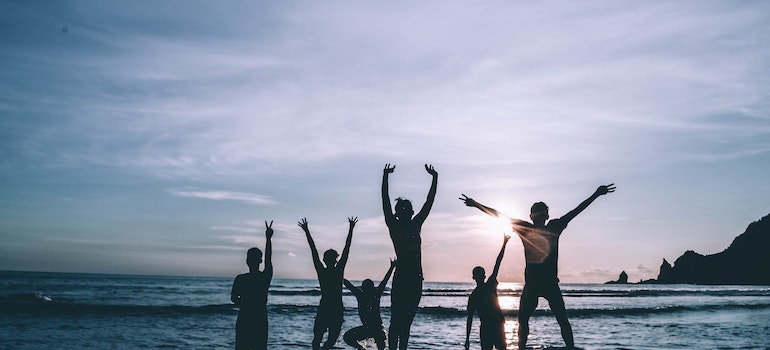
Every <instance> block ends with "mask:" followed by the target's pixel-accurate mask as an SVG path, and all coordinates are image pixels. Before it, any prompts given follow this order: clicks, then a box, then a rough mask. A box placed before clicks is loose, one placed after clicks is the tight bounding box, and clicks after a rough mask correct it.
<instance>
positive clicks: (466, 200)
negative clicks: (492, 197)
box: [460, 194, 512, 220]
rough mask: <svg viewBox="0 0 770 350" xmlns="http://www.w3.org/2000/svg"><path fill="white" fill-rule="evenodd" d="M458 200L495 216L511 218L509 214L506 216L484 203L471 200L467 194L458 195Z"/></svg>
mask: <svg viewBox="0 0 770 350" xmlns="http://www.w3.org/2000/svg"><path fill="white" fill-rule="evenodd" d="M460 200H461V201H463V202H464V203H465V205H467V206H469V207H473V208H477V209H478V210H481V211H483V212H484V213H486V214H488V215H491V216H494V217H496V218H497V217H504V218H507V219H511V217H509V216H507V215H505V214H502V213H500V212H499V211H497V209H494V208H490V207H488V206H486V205H483V204H481V203H479V202H476V201H475V200H473V198H470V197H468V196H466V195H464V194H463V195H462V197H460ZM511 220H512V219H511Z"/></svg>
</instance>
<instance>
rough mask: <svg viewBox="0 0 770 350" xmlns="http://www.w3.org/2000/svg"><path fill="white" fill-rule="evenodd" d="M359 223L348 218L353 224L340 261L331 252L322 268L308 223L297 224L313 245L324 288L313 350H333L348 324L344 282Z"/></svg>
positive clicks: (328, 252) (319, 306) (317, 317)
mask: <svg viewBox="0 0 770 350" xmlns="http://www.w3.org/2000/svg"><path fill="white" fill-rule="evenodd" d="M356 222H358V218H354V217H350V218H348V223H349V224H350V225H349V229H348V238H347V240H346V241H345V248H344V249H343V250H342V256H341V257H340V259H339V261H337V256H338V254H337V251H336V250H334V249H329V250H327V251H325V252H324V256H323V264H322V263H321V259H319V257H318V249H316V246H315V242H314V241H313V237H312V236H310V229H309V228H308V223H307V219H306V218H302V220H300V221H299V222H298V223H297V225H299V227H301V228H302V230H303V231H305V237H306V238H307V243H308V244H309V245H310V253H311V255H312V256H313V265H314V266H315V271H316V274H318V284H319V285H320V287H321V302H320V303H319V304H318V312H317V313H316V317H315V323H314V325H313V343H312V347H313V350H318V349H324V350H326V349H331V348H332V347H334V344H335V343H336V342H337V338H339V336H340V331H341V330H342V322H343V321H344V320H345V319H344V315H343V312H344V311H345V308H344V307H343V306H342V279H343V276H344V274H345V264H347V262H348V255H350V243H351V242H352V240H353V227H355V226H356ZM324 264H325V265H326V266H324ZM326 332H329V334H328V335H327V338H326V342H325V343H324V345H323V347H321V340H322V339H323V336H324V333H326Z"/></svg>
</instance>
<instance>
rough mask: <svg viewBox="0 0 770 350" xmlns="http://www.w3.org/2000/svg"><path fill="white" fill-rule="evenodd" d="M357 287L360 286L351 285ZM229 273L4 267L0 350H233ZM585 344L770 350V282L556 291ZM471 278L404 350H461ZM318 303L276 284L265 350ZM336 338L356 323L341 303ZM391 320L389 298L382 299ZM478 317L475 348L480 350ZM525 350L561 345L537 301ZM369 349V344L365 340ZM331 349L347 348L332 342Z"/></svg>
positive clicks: (508, 306)
mask: <svg viewBox="0 0 770 350" xmlns="http://www.w3.org/2000/svg"><path fill="white" fill-rule="evenodd" d="M353 282H354V284H356V285H358V284H359V283H360V281H353ZM231 286H232V278H227V277H169V276H133V275H102V274H72V273H44V272H11V271H4V272H0V330H2V331H1V332H0V349H62V348H70V349H107V348H109V349H159V348H166V349H231V348H234V337H235V330H234V325H235V319H236V317H237V309H236V308H235V307H234V306H233V305H232V304H231V303H230V301H229V297H230V294H229V293H230V287H231ZM561 286H562V290H563V292H564V299H565V302H566V304H567V309H568V312H569V317H570V321H571V322H572V326H573V328H574V333H575V343H576V346H578V347H579V348H582V349H705V348H719V349H768V348H770V339H768V337H767V334H770V287H768V286H695V285H639V284H629V285H602V284H562V285H561ZM521 287H522V285H521V284H518V283H501V284H500V286H499V288H498V291H499V295H500V304H501V307H502V308H503V311H504V313H505V316H506V336H507V338H508V349H517V346H516V328H517V322H516V315H517V311H516V309H517V305H518V297H519V295H520V293H521ZM472 289H473V284H472V283H464V282H463V283H456V282H453V283H438V282H426V283H425V286H424V293H423V298H422V302H421V303H420V309H419V311H418V313H417V316H416V318H415V322H414V325H413V327H412V333H411V334H412V335H411V340H410V348H413V349H428V350H433V349H436V350H438V349H460V348H462V344H463V343H464V340H465V322H466V317H467V315H466V311H465V305H466V302H467V296H468V294H469V293H470V291H471V290H472ZM319 298H320V292H319V289H318V283H317V281H314V280H285V279H274V280H273V283H272V285H271V288H270V296H269V301H268V315H269V322H270V328H269V330H270V337H269V342H268V344H269V348H270V349H307V348H309V347H310V340H311V338H312V325H313V319H314V317H315V311H316V306H317V305H318V300H319ZM343 301H344V304H345V322H344V324H343V332H344V331H345V330H347V329H350V328H352V327H355V326H358V325H359V320H358V316H357V311H356V309H355V307H356V303H355V299H354V297H353V296H352V295H350V294H349V293H346V294H345V295H344V297H343ZM382 306H383V319H384V321H385V324H386V326H387V324H388V322H389V316H390V315H389V310H390V308H389V306H390V299H389V296H388V293H387V292H386V295H385V297H384V298H383V300H382ZM478 322H479V321H478V318H476V320H475V321H474V326H473V332H472V333H471V349H479V348H480V345H479V342H478V325H479V323H478ZM530 322H531V323H530V328H531V333H530V338H529V343H528V348H530V347H531V348H533V349H544V348H548V347H558V346H563V345H564V344H563V342H562V340H561V336H560V334H559V327H558V324H557V323H556V321H555V319H554V318H553V316H552V315H551V313H550V311H548V307H547V303H546V302H545V301H544V300H542V299H541V303H540V305H539V306H538V310H537V311H536V313H535V315H534V317H533V318H532V319H531V321H530ZM368 346H369V348H370V349H374V348H375V347H374V344H368ZM336 347H337V348H340V349H344V348H349V347H347V345H345V344H344V343H343V342H342V339H341V337H340V340H339V341H338V342H337V346H336Z"/></svg>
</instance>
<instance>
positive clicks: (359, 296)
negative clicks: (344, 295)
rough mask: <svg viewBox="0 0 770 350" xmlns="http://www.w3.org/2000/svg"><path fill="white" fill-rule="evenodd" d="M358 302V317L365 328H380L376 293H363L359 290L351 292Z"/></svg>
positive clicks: (378, 301) (378, 298)
mask: <svg viewBox="0 0 770 350" xmlns="http://www.w3.org/2000/svg"><path fill="white" fill-rule="evenodd" d="M353 294H354V295H355V296H356V300H357V301H358V316H359V317H360V318H361V323H363V325H364V326H366V327H382V317H381V316H380V297H381V296H380V295H378V293H377V292H376V291H371V292H368V293H367V292H364V291H362V290H361V289H360V288H357V289H356V290H354V291H353Z"/></svg>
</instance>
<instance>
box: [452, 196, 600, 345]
mask: <svg viewBox="0 0 770 350" xmlns="http://www.w3.org/2000/svg"><path fill="white" fill-rule="evenodd" d="M614 191H615V184H609V185H606V186H599V188H597V189H596V191H595V192H594V193H593V194H592V195H591V196H590V197H588V199H586V200H584V201H583V202H582V203H580V205H578V206H577V207H576V208H575V209H572V211H570V212H569V213H567V214H566V215H564V216H562V217H561V218H559V219H553V220H551V221H548V206H547V205H545V203H543V202H537V203H535V204H533V205H532V208H531V210H530V215H529V217H530V218H531V219H532V223H529V222H527V221H523V220H519V219H512V218H510V217H508V216H505V215H503V214H501V213H499V212H498V211H497V210H495V209H493V208H490V207H487V206H485V205H482V204H480V203H478V202H476V201H475V200H473V199H472V198H468V197H467V196H465V195H463V197H464V198H460V200H462V201H463V202H465V205H467V206H469V207H476V208H478V209H479V210H481V211H483V212H485V213H487V214H489V215H492V216H495V217H500V216H504V217H505V218H507V219H508V220H510V222H511V226H512V228H513V230H514V231H515V232H516V233H517V234H518V235H519V237H520V238H521V243H522V244H523V245H524V258H525V259H526V262H527V265H526V268H525V270H524V290H523V291H522V292H521V300H520V302H519V348H520V349H523V348H524V346H525V345H526V344H527V336H528V335H529V317H530V316H532V313H533V312H534V311H535V308H536V307H537V299H538V298H539V297H544V298H545V299H546V300H548V305H549V306H550V307H551V310H552V311H553V313H554V315H555V316H556V320H557V321H558V322H559V327H561V336H562V338H563V339H564V343H565V344H566V345H567V347H568V348H573V347H574V346H575V343H574V341H573V339H572V326H571V325H570V323H569V320H568V319H567V309H566V307H565V306H564V298H563V297H562V294H561V289H559V278H558V272H557V267H558V259H559V237H560V236H561V233H562V231H564V229H565V228H567V224H568V223H569V222H570V221H572V219H574V218H575V216H577V215H578V214H580V212H582V211H583V210H584V209H585V208H587V207H588V206H589V205H590V204H591V203H593V201H594V200H596V198H599V196H602V195H605V194H607V193H610V192H614Z"/></svg>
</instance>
